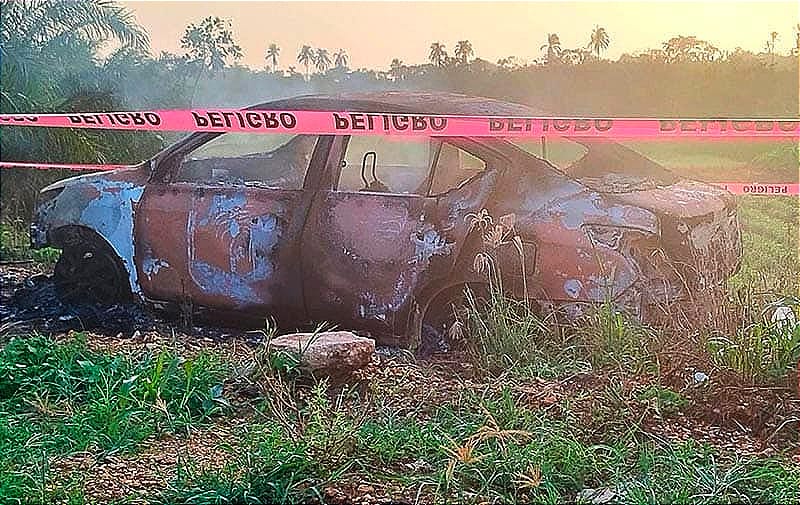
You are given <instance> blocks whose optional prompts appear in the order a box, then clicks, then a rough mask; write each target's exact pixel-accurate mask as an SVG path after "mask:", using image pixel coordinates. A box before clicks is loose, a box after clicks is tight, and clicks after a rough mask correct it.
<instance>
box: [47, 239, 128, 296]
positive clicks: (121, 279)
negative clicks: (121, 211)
mask: <svg viewBox="0 0 800 505" xmlns="http://www.w3.org/2000/svg"><path fill="white" fill-rule="evenodd" d="M53 279H54V281H55V283H56V287H57V289H58V291H59V294H60V296H61V297H62V298H64V299H68V300H73V301H88V302H95V303H104V304H109V303H117V302H122V301H128V300H129V299H130V296H131V292H130V289H129V288H128V285H127V275H126V272H125V268H124V267H123V266H122V263H121V261H120V260H119V258H117V256H116V254H115V253H114V252H113V251H112V250H111V248H110V247H109V246H108V245H106V244H104V243H98V241H96V240H87V241H83V242H80V243H73V244H70V245H67V246H65V247H64V249H63V250H62V253H61V257H60V258H59V259H58V262H57V263H56V266H55V268H54V270H53Z"/></svg>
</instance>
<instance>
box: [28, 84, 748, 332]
mask: <svg viewBox="0 0 800 505" xmlns="http://www.w3.org/2000/svg"><path fill="white" fill-rule="evenodd" d="M254 108H259V109H272V110H339V111H341V110H346V111H351V112H376V111H378V112H385V113H398V114H450V115H500V116H536V115H540V114H537V111H535V110H533V109H531V108H529V107H527V106H523V105H517V104H512V103H507V102H502V101H498V100H492V99H486V98H475V97H467V96H462V95H454V94H441V93H412V92H380V93H357V94H355V93H354V94H342V95H336V96H323V95H314V96H304V97H298V98H293V99H284V100H279V101H274V102H270V103H265V104H261V105H259V106H255V107H254ZM475 216H483V217H484V218H485V217H486V216H491V217H492V218H493V219H494V220H495V221H496V222H501V221H502V222H504V223H505V224H506V227H507V228H509V229H510V228H513V234H514V235H515V236H516V237H518V238H516V239H515V240H513V241H499V242H498V243H497V244H495V247H492V248H491V249H489V250H487V246H486V241H485V237H483V236H481V233H480V229H479V228H480V227H478V226H475V221H476V219H475ZM32 241H33V244H34V246H35V247H42V246H45V245H51V246H55V247H58V248H61V249H62V250H63V253H62V256H61V258H60V260H59V262H58V264H57V266H56V268H55V276H56V279H57V281H58V283H59V285H60V286H62V289H63V290H65V291H67V292H70V293H80V296H87V295H88V296H93V297H95V298H99V299H101V300H105V301H110V300H114V299H119V298H125V297H131V296H134V297H137V298H140V299H142V300H146V301H153V302H170V303H175V304H181V305H183V306H188V307H194V308H198V307H204V308H208V309H214V310H216V311H218V312H221V313H228V314H237V317H239V315H242V316H253V317H254V318H255V319H259V320H261V321H263V320H264V318H267V317H272V318H275V319H276V320H277V321H278V322H279V324H283V325H294V324H302V323H304V322H309V321H329V322H335V323H337V324H339V325H341V326H344V327H347V328H353V329H358V330H362V331H367V332H371V333H372V334H373V335H376V336H380V337H384V338H385V339H387V340H390V339H392V338H394V337H397V336H400V338H401V339H405V338H409V337H413V336H415V335H419V333H420V331H421V328H423V324H426V321H427V322H430V321H436V322H437V324H439V323H440V322H441V321H442V320H443V319H442V318H443V317H444V316H443V314H444V312H443V311H446V310H448V307H449V306H450V305H451V302H453V301H454V300H457V299H459V298H460V297H461V296H462V294H463V291H464V287H465V286H472V287H475V288H476V289H480V288H481V287H482V286H483V287H485V286H486V283H487V276H486V273H485V272H482V271H480V269H476V268H475V258H476V255H478V254H479V253H481V254H483V255H484V257H485V255H490V256H491V258H492V259H493V262H494V264H495V265H496V269H497V271H498V272H499V275H500V276H501V278H502V279H503V289H504V290H505V291H506V292H508V294H510V295H513V296H517V297H523V296H524V297H528V298H529V299H531V300H534V301H536V302H537V303H539V304H541V305H542V306H547V305H549V306H554V307H561V308H564V309H565V310H567V312H570V311H572V312H575V311H577V310H579V309H580V308H581V307H583V306H586V305H587V304H588V305H591V304H598V303H602V302H606V301H611V302H613V303H615V304H617V305H619V306H620V307H625V308H626V309H628V310H630V311H632V312H633V313H635V314H637V315H639V316H641V317H648V314H650V313H651V312H652V308H653V307H656V306H659V305H663V304H669V303H673V302H678V301H680V300H687V299H691V297H692V296H693V294H694V293H696V292H697V291H698V290H701V289H704V288H705V287H707V286H709V285H710V284H711V283H715V284H719V283H721V282H723V281H724V280H725V279H726V278H727V277H728V276H729V275H731V274H732V273H733V272H734V271H735V269H736V268H737V266H738V262H739V259H740V256H741V240H740V232H739V226H738V222H737V216H736V208H735V200H734V198H733V196H732V195H730V194H729V193H728V192H726V191H724V190H722V189H719V188H717V187H714V186H711V185H707V184H704V183H701V182H696V181H690V180H685V179H681V178H679V177H677V176H676V175H675V174H673V173H672V172H670V171H668V170H667V169H666V168H664V167H662V166H661V165H659V164H657V163H655V162H653V161H651V160H649V159H648V158H646V157H644V156H642V155H640V154H639V153H637V152H636V151H634V150H632V149H630V148H628V147H626V146H624V145H622V144H619V143H616V142H612V141H610V140H603V139H591V140H587V139H564V140H563V141H559V142H556V141H552V140H548V141H545V140H544V139H532V138H513V139H511V138H509V139H504V138H460V137H459V138H449V137H448V138H443V137H430V138H428V137H400V136H312V135H294V136H291V135H282V134H274V135H273V134H258V133H253V134H250V133H194V134H191V135H188V136H187V137H185V138H184V139H183V140H180V141H178V142H177V143H175V144H174V145H172V146H171V147H169V148H167V149H165V150H164V151H162V152H160V153H159V154H158V155H156V156H155V157H154V158H152V159H150V160H148V161H146V162H144V163H142V164H140V165H137V166H134V167H131V168H126V169H121V170H116V171H112V172H106V173H98V174H90V175H85V176H79V177H75V178H71V179H67V180H63V181H60V182H58V183H56V184H53V185H50V186H48V187H46V188H45V189H43V190H42V191H41V195H40V201H39V203H38V205H37V211H36V215H35V218H34V223H33V226H32Z"/></svg>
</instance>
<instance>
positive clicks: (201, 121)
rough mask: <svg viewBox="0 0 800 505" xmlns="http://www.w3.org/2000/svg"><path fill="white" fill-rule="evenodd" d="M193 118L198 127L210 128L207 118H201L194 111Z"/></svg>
mask: <svg viewBox="0 0 800 505" xmlns="http://www.w3.org/2000/svg"><path fill="white" fill-rule="evenodd" d="M192 117H193V118H194V124H195V125H196V126H198V127H199V128H203V127H206V126H208V119H206V118H205V117H203V116H201V115H200V114H198V113H197V112H195V111H192Z"/></svg>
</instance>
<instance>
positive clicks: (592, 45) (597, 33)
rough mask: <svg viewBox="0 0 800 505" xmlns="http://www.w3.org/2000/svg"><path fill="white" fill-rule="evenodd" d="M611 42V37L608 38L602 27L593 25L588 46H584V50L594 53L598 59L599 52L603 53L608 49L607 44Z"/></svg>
mask: <svg viewBox="0 0 800 505" xmlns="http://www.w3.org/2000/svg"><path fill="white" fill-rule="evenodd" d="M610 42H611V37H609V36H608V32H607V31H606V29H605V28H603V27H602V26H597V25H595V27H594V30H592V36H591V37H590V38H589V44H588V45H587V46H586V49H589V50H591V51H594V53H595V54H596V55H597V57H598V58H600V51H605V50H606V49H608V44H609V43H610Z"/></svg>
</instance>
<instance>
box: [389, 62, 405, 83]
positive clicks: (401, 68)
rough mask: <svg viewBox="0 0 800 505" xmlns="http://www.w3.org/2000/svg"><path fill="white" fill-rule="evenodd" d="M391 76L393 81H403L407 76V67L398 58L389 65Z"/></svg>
mask: <svg viewBox="0 0 800 505" xmlns="http://www.w3.org/2000/svg"><path fill="white" fill-rule="evenodd" d="M389 75H391V76H392V79H394V80H395V81H399V80H401V79H403V77H404V76H405V65H403V60H399V59H397V58H395V59H393V60H392V62H391V63H390V64H389Z"/></svg>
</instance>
